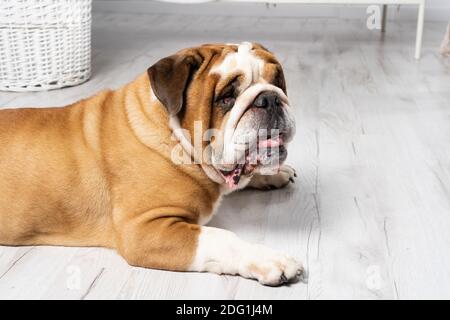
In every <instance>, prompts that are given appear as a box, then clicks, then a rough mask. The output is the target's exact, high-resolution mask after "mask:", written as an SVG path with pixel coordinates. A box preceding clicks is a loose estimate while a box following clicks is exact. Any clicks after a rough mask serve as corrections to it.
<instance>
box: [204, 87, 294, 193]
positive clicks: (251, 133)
mask: <svg viewBox="0 0 450 320" xmlns="http://www.w3.org/2000/svg"><path fill="white" fill-rule="evenodd" d="M294 133H295V120H294V117H293V114H292V110H291V107H290V106H289V103H288V99H287V96H286V95H285V94H284V92H283V91H282V90H281V89H280V88H278V87H276V86H274V85H271V84H255V85H253V86H251V87H249V88H248V89H247V90H245V91H244V92H243V93H242V94H241V95H240V96H239V97H238V98H237V99H236V103H235V105H234V107H233V109H232V110H231V111H230V115H229V118H228V119H227V120H226V122H225V125H224V130H223V136H222V139H218V140H217V141H215V145H214V148H213V153H212V163H213V165H214V166H215V167H216V169H218V170H219V171H220V172H221V174H222V176H223V178H224V179H225V180H226V182H227V183H228V184H229V185H232V184H237V183H238V182H239V180H240V177H241V176H242V175H251V174H252V173H255V172H258V173H260V174H274V173H276V172H278V169H279V166H280V165H281V164H282V163H283V162H284V160H285V159H286V157H287V149H286V144H287V143H288V142H289V141H290V140H292V137H293V135H294Z"/></svg>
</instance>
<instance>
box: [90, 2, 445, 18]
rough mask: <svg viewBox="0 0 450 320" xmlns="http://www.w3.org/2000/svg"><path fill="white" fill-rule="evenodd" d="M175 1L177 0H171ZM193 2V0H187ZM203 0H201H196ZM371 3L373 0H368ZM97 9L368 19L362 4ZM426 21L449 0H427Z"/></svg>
mask: <svg viewBox="0 0 450 320" xmlns="http://www.w3.org/2000/svg"><path fill="white" fill-rule="evenodd" d="M170 1H175V0H170ZM187 1H191V2H192V0H187ZM196 1H202V0H196ZM203 1H205V0H203ZM344 1H345V0H344ZM368 1H369V2H370V0H368ZM93 6H94V12H134V13H162V14H171V13H183V14H193V15H210V14H215V15H235V16H279V17H340V18H352V19H365V18H366V16H367V15H366V7H367V6H361V5H335V6H333V5H295V4H277V5H273V4H270V5H268V4H264V3H260V4H254V3H217V2H215V3H203V4H174V3H165V2H159V1H154V0H94V3H93ZM388 13H389V19H402V20H415V19H417V9H416V6H410V5H402V6H389V10H388ZM425 19H426V20H439V21H449V20H450V0H426V13H425Z"/></svg>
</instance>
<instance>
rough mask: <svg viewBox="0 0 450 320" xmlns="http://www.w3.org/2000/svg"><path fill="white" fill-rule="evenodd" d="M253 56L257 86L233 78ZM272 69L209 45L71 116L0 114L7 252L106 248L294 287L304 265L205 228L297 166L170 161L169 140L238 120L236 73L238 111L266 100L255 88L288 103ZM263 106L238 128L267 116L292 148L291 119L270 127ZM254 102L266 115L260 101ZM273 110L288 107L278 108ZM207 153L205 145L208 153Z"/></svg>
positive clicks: (143, 260) (1, 214) (260, 52)
mask: <svg viewBox="0 0 450 320" xmlns="http://www.w3.org/2000/svg"><path fill="white" fill-rule="evenodd" d="M242 46H245V47H242ZM230 56H232V57H234V58H230ZM252 57H256V58H252ZM258 57H259V58H258ZM227 59H228V60H227ZM230 59H231V60H232V61H229V60H230ZM233 59H235V60H233ZM245 59H247V60H248V59H254V61H258V62H260V61H263V62H264V64H262V65H261V66H260V68H259V69H260V71H261V74H260V75H257V76H258V77H259V79H260V81H257V80H255V75H254V74H253V75H252V76H251V77H253V78H252V79H248V81H247V80H246V78H247V77H248V74H249V72H246V71H245V70H244V71H243V72H241V73H240V74H236V73H235V72H234V71H232V70H231V69H232V68H231V67H233V66H234V68H235V71H236V70H241V66H240V65H239V63H241V62H244V63H245V64H248V62H245ZM249 61H250V60H249ZM254 61H253V60H251V62H252V63H254ZM266 63H267V65H269V64H270V65H273V66H275V67H276V68H274V69H273V68H272V69H273V70H280V67H279V64H278V62H276V60H274V58H273V56H272V55H271V54H270V53H268V52H267V51H266V50H265V49H263V48H262V47H260V46H258V45H255V47H253V45H250V44H244V45H241V46H237V45H206V46H202V47H199V48H193V49H187V50H184V51H181V52H180V53H178V54H177V55H175V56H172V57H169V58H165V59H163V60H161V61H160V62H158V63H157V64H155V65H154V66H152V67H151V68H150V69H149V70H148V72H146V73H144V74H142V75H140V76H139V77H138V78H137V79H136V80H135V81H133V82H131V83H130V84H128V85H126V86H124V87H122V88H120V89H119V90H116V91H104V92H101V93H99V94H97V95H95V96H94V97H92V98H89V99H86V100H82V101H80V102H78V103H75V104H73V105H70V106H67V107H64V108H49V109H11V110H2V111H0V194H1V195H2V196H1V198H0V244H4V245H64V246H102V247H108V248H113V249H116V250H117V251H118V252H119V253H120V254H121V255H122V256H123V257H124V258H125V259H126V260H127V261H128V263H130V264H131V265H136V266H141V267H148V268H158V269H167V270H178V271H210V272H216V273H227V274H240V275H242V276H244V277H248V278H256V279H258V280H259V281H260V282H262V283H264V284H269V285H277V284H280V283H283V282H286V281H290V280H293V279H295V278H296V277H297V276H298V275H300V274H301V272H302V267H301V265H300V264H299V263H297V262H296V261H295V260H294V259H292V258H290V257H287V256H285V255H283V254H280V253H277V252H274V251H272V250H270V249H268V248H265V247H262V246H259V245H253V244H249V243H246V242H244V241H242V240H240V239H238V238H237V236H236V235H234V234H233V233H231V232H229V231H225V230H220V229H216V228H211V227H204V226H201V225H202V224H205V223H206V222H207V221H209V219H210V218H211V217H212V215H213V213H214V210H215V208H216V207H217V205H218V204H219V202H220V199H221V197H222V195H223V194H226V193H229V192H230V191H233V190H237V189H241V188H243V187H245V186H247V185H250V186H254V187H258V188H265V187H268V186H275V187H281V186H284V185H286V184H287V183H288V182H289V180H291V179H292V177H293V175H294V172H293V170H291V169H290V168H289V167H286V166H282V167H281V170H280V171H279V172H278V173H276V174H274V175H272V176H262V175H260V174H258V173H257V172H256V170H255V172H253V170H254V168H253V167H256V168H258V167H264V165H263V164H261V163H262V162H261V163H260V162H258V163H257V164H256V165H255V166H250V165H249V164H248V163H247V162H245V163H244V164H243V165H242V166H241V167H239V168H240V169H238V167H233V169H232V170H237V171H234V172H238V173H234V174H230V173H229V171H225V170H224V167H226V166H227V165H228V166H229V165H230V163H228V162H222V163H221V164H219V162H217V163H213V164H212V165H199V164H198V163H189V164H182V165H179V164H176V163H175V162H174V161H173V150H174V149H175V148H177V146H179V145H180V139H181V140H183V138H184V136H183V135H182V134H181V135H180V134H178V135H177V134H175V136H177V137H178V139H174V138H173V135H174V132H176V129H177V127H178V129H180V128H183V129H185V130H187V132H192V131H193V130H194V123H195V121H200V123H201V124H203V126H204V127H203V128H223V127H224V126H225V125H227V124H230V121H231V120H230V118H232V117H233V116H236V115H235V114H233V111H229V110H228V109H227V110H226V111H224V110H225V109H224V108H222V103H223V102H224V101H225V102H227V103H230V100H229V98H228V97H227V98H226V99H224V100H223V101H222V100H216V98H215V97H218V96H220V95H221V93H220V90H219V89H218V88H219V87H222V89H223V87H227V83H228V82H229V81H230V79H229V76H230V75H231V76H233V77H235V78H236V77H240V78H239V83H238V85H236V83H234V82H233V87H235V88H237V87H239V88H240V89H239V90H238V91H239V94H238V93H237V92H238V91H236V97H235V98H233V99H235V100H236V106H237V107H236V108H238V107H239V105H240V104H239V103H241V104H242V102H240V101H244V100H243V99H244V98H243V97H244V96H245V94H247V96H249V97H250V94H251V90H253V91H255V93H253V96H251V97H250V98H251V101H253V100H254V99H255V97H256V96H258V97H259V96H261V95H262V94H261V92H264V94H265V93H266V91H261V90H263V89H258V88H259V87H261V88H266V87H267V88H272V87H274V89H273V90H275V91H276V92H278V94H279V96H280V97H284V94H283V92H281V90H280V89H278V86H275V85H272V84H271V82H272V80H273V81H275V80H274V79H272V78H276V77H282V74H280V73H277V75H274V74H272V73H273V72H275V71H271V70H272V69H270V68H266ZM227 64H228V65H227ZM273 66H272V67H273ZM230 68H231V69H230ZM244 68H245V67H244ZM230 70H231V71H230ZM241 71H242V70H241ZM230 72H231V74H230ZM250 73H252V70H250ZM253 73H254V70H253ZM236 79H237V78H236ZM232 80H233V79H232ZM233 81H235V80H233ZM236 81H237V80H236ZM277 81H278V80H277ZM282 81H284V78H283V79H282ZM244 83H246V84H244ZM258 86H259V87H258ZM281 86H284V82H282V83H281ZM283 89H284V88H283ZM236 90H237V89H236ZM258 90H260V91H258ZM245 92H247V93H245ZM241 93H242V94H241ZM264 97H266V96H264ZM227 99H228V100H227ZM264 99H265V100H264V101H263V106H264V110H263V109H258V108H256V107H252V108H253V109H254V110H253V109H252V110H251V112H252V113H249V112H250V111H249V110H250V108H248V107H246V109H245V110H244V109H243V111H242V114H241V115H240V116H239V117H238V120H237V124H236V127H238V126H239V125H241V124H242V125H244V127H247V124H246V122H245V121H244V120H242V119H246V118H249V119H255V117H259V118H258V119H266V118H267V115H270V117H268V118H267V119H271V120H270V121H271V122H270V123H277V124H276V126H278V127H280V128H282V129H283V130H284V131H283V134H284V135H285V136H286V137H285V138H286V140H288V139H287V138H288V136H291V135H292V134H293V132H291V131H292V128H291V126H292V125H291V124H290V123H289V121H290V120H289V119H287V118H286V115H285V114H287V112H288V111H285V110H284V109H283V110H282V111H277V112H278V113H279V114H280V115H279V116H278V115H277V117H276V119H275V120H274V119H272V118H275V117H273V116H271V114H272V111H269V110H272V109H268V105H269V100H268V99H269V98H267V99H266V98H264ZM213 101H218V102H217V104H218V105H220V106H219V107H218V106H216V102H214V103H213ZM255 101H258V102H255V103H254V105H258V106H259V107H260V106H261V99H260V100H255ZM270 101H272V100H270ZM273 101H275V100H273ZM283 101H284V100H283ZM252 103H253V102H252ZM270 103H272V102H270ZM283 103H284V102H283ZM212 104H213V105H214V106H212ZM252 105H253V104H252ZM270 106H271V105H270ZM277 106H278V107H279V108H280V110H281V108H282V106H281V102H280V101H279V100H278V104H277ZM283 106H284V105H283ZM271 107H272V106H271ZM285 107H286V108H288V106H287V105H286V106H285ZM274 110H275V109H274ZM286 110H287V109H286ZM236 112H237V111H236ZM236 112H235V113H236ZM273 112H275V111H273ZM280 119H281V120H280ZM288 120H289V121H288ZM252 121H253V120H252ZM264 121H265V120H264ZM267 121H269V120H267ZM273 121H275V122H273ZM267 123H269V122H267ZM268 126H269V127H271V126H272V125H268ZM277 129H278V128H277ZM283 137H284V136H283ZM267 141H271V142H272V143H273V139H271V140H270V139H269V140H267ZM185 142H186V141H185ZM181 144H182V145H183V143H181ZM185 144H186V143H185ZM211 145H213V143H212V142H211ZM216 145H218V143H216ZM205 146H206V142H203V143H202V144H201V149H202V150H203V149H204V148H205ZM184 147H186V145H184ZM226 147H227V143H226V141H225V142H223V144H222V145H220V152H219V151H217V150H219V147H218V146H216V147H215V149H213V150H214V151H217V152H212V157H213V158H214V157H216V158H217V157H221V158H222V159H223V158H225V157H227V156H228V155H227V153H226V152H225V151H224V150H225V149H226ZM194 151H195V150H194ZM246 152H247V153H246V155H247V156H248V152H249V151H248V150H247V151H246ZM210 156H211V154H210ZM269 156H270V155H269ZM280 158H281V155H280ZM283 160H284V159H281V162H282V161H283ZM258 161H259V160H258ZM261 161H263V160H261ZM234 166H236V165H235V164H234ZM234 168H235V169H234ZM247 171H248V172H249V173H248V174H247ZM233 179H234V180H233ZM227 181H228V182H227ZM230 181H231V182H230ZM233 181H234V182H233Z"/></svg>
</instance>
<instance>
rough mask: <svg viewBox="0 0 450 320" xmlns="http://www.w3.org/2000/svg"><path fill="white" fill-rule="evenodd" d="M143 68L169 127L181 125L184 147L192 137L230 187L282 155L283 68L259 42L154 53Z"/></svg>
mask: <svg viewBox="0 0 450 320" xmlns="http://www.w3.org/2000/svg"><path fill="white" fill-rule="evenodd" d="M148 74H149V77H150V82H151V86H152V90H153V93H154V95H155V96H156V97H157V98H158V100H159V101H160V102H161V103H162V105H163V106H164V107H165V108H166V109H167V112H168V113H169V116H170V122H171V127H172V129H173V130H177V129H179V128H182V129H184V130H187V132H188V134H187V135H186V134H184V135H183V134H181V135H178V137H179V138H180V139H181V140H184V141H181V142H182V144H183V143H184V147H186V148H188V147H189V146H191V145H194V146H195V148H194V149H193V150H194V151H195V152H196V154H197V157H198V155H200V158H201V160H200V161H202V162H203V163H207V164H208V165H210V166H212V167H213V168H214V169H215V171H216V172H217V173H218V175H219V176H220V177H221V178H222V182H226V183H227V184H228V185H229V186H230V187H233V188H236V187H239V185H241V184H244V183H246V182H245V181H248V179H241V178H249V177H250V176H251V175H252V174H253V173H256V172H259V173H262V174H264V173H266V174H270V173H274V172H273V171H274V170H277V169H278V167H279V165H280V164H281V163H282V162H283V161H284V160H285V159H286V156H287V150H286V144H287V143H288V142H289V141H290V140H291V139H292V136H293V134H294V132H295V123H294V117H293V115H292V111H291V108H290V106H289V103H288V100H287V96H286V84H285V79H284V75H283V69H282V67H281V65H280V63H279V62H278V60H277V59H276V58H275V56H274V55H273V54H272V53H271V52H269V51H268V50H267V49H265V48H264V47H263V46H261V45H259V44H255V43H254V44H252V43H242V44H240V45H236V44H213V45H203V46H200V47H195V48H189V49H185V50H182V51H179V52H178V53H176V54H175V55H172V56H169V57H167V58H164V59H162V60H160V61H158V62H157V63H156V64H154V65H153V66H152V67H150V68H149V70H148ZM199 130H200V132H198V131H199ZM199 134H200V143H196V142H197V141H195V140H198V138H196V137H198V135H199ZM186 137H187V138H186ZM184 138H186V139H184Z"/></svg>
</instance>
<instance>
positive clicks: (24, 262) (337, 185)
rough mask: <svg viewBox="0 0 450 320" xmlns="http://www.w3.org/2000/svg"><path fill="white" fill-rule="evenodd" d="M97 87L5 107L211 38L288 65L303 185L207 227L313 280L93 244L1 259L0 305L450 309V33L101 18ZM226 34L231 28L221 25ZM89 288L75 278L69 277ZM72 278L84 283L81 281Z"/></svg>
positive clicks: (117, 80) (123, 71)
mask: <svg viewBox="0 0 450 320" xmlns="http://www.w3.org/2000/svg"><path fill="white" fill-rule="evenodd" d="M93 21H94V24H93V76H92V79H91V80H90V81H89V82H87V83H85V84H83V85H80V86H77V87H73V88H66V89H62V90H56V91H51V92H40V93H5V92H1V93H0V107H4V108H6V107H24V106H60V105H65V104H68V103H71V102H74V101H75V100H78V99H80V98H83V97H87V96H89V95H91V94H93V93H95V92H97V91H98V90H100V89H103V88H107V87H108V88H115V87H118V86H120V85H122V84H124V83H126V82H128V81H130V80H132V79H133V78H134V77H135V76H136V75H137V74H139V73H141V72H143V71H144V70H145V69H146V68H147V67H148V66H149V65H151V64H152V63H154V62H155V61H156V60H158V59H159V58H161V57H164V56H166V55H168V54H170V53H173V52H174V51H176V50H178V49H180V48H183V47H186V46H191V45H197V44H200V43H205V42H238V41H243V40H250V41H258V42H261V43H263V44H264V45H265V46H266V47H268V48H270V49H272V50H273V51H274V52H275V53H276V54H277V56H278V57H279V59H280V60H281V61H282V63H283V65H284V68H285V74H286V78H287V83H288V91H289V95H290V99H291V102H292V104H293V105H294V107H295V108H296V117H297V121H298V132H297V136H296V138H295V140H294V141H293V143H292V146H291V148H290V155H289V159H288V160H289V161H288V162H289V163H290V164H292V165H293V166H294V167H295V168H296V169H297V170H298V171H299V179H298V181H297V183H296V184H295V185H291V186H290V187H289V188H287V189H285V190H279V191H274V192H258V191H244V192H241V193H237V194H233V195H231V196H229V197H227V198H226V199H225V200H224V201H223V205H222V207H221V208H220V209H219V212H218V213H217V215H216V217H215V218H214V219H213V220H212V221H211V223H210V224H211V225H214V226H218V227H223V228H227V229H230V230H233V231H234V232H236V233H237V234H238V235H240V236H241V237H242V238H244V239H247V240H249V241H255V242H260V243H263V244H266V245H268V246H271V247H273V248H275V249H280V250H284V251H286V252H288V253H290V254H292V255H294V256H295V257H297V258H298V259H300V260H302V261H303V262H304V264H305V265H306V266H307V268H308V272H309V281H308V283H307V284H304V283H297V284H294V285H291V286H286V287H280V288H269V287H263V286H261V285H259V284H258V283H256V282H255V281H251V280H246V279H241V278H238V277H233V276H217V275H212V274H195V273H177V272H165V271H158V270H145V269H140V268H132V267H130V266H128V265H127V264H126V263H125V262H124V261H123V260H122V259H121V258H120V257H119V256H118V255H117V254H116V253H115V252H113V251H111V250H106V249H96V248H52V247H24V248H20V247H19V248H12V247H0V298H38V299H45V298H51V299H53V298H61V299H98V298H100V299H131V298H135V299H153V298H165V299H177V298H180V299H195V298H204V299H212V298H219V299H264V298H273V299H324V298H331V299H335V298H363V299H380V298H383V299H395V298H447V299H448V298H450V108H449V101H450V61H449V60H448V59H444V58H442V57H440V56H439V55H438V53H437V49H438V46H439V43H440V41H441V38H442V35H443V33H444V30H445V23H426V28H425V35H424V49H423V57H422V59H421V60H420V61H415V60H414V58H413V49H414V48H413V46H414V35H415V27H414V23H412V22H404V23H402V24H397V23H389V30H388V32H387V33H386V34H385V35H382V34H380V33H379V32H377V31H369V30H367V29H366V28H365V22H364V21H353V20H337V19H293V18H290V19H282V18H260V19H258V18H245V17H233V18H230V17H214V16H211V17H195V18H193V17H189V16H157V15H125V14H123V15H122V14H95V15H94V19H93ZM224 25H226V26H227V28H223V27H222V26H224ZM77 276H79V281H78V282H77V281H75V282H74V281H73V280H74V279H75V280H76V279H78V278H76V277H77ZM74 277H75V278H74Z"/></svg>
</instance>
